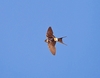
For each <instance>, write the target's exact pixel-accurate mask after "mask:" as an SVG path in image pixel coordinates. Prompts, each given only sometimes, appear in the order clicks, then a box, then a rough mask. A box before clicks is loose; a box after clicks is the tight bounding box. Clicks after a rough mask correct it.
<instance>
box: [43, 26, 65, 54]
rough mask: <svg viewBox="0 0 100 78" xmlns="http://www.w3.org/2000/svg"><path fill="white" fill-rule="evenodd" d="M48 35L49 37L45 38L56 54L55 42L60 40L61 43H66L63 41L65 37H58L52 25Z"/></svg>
mask: <svg viewBox="0 0 100 78" xmlns="http://www.w3.org/2000/svg"><path fill="white" fill-rule="evenodd" d="M46 37H47V39H46V40H45V42H46V43H48V47H49V49H50V51H51V53H52V54H53V55H55V54H56V48H55V44H56V42H60V43H62V44H64V43H63V41H62V38H64V37H61V38H56V37H55V36H54V35H53V30H52V28H51V27H49V28H48V30H47V34H46ZM65 45H66V44H65Z"/></svg>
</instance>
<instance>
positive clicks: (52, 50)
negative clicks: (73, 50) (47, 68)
mask: <svg viewBox="0 0 100 78" xmlns="http://www.w3.org/2000/svg"><path fill="white" fill-rule="evenodd" d="M55 44H56V42H55V41H53V42H49V43H48V47H49V50H50V51H51V53H52V54H53V55H55V54H56V47H55Z"/></svg>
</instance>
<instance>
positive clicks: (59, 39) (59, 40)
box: [58, 36, 67, 45]
mask: <svg viewBox="0 0 100 78" xmlns="http://www.w3.org/2000/svg"><path fill="white" fill-rule="evenodd" d="M65 37H66V36H64V37H60V38H58V42H60V43H62V44H64V45H67V44H65V43H64V42H63V40H62V39H63V38H65Z"/></svg>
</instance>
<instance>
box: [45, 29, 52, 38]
mask: <svg viewBox="0 0 100 78" xmlns="http://www.w3.org/2000/svg"><path fill="white" fill-rule="evenodd" d="M46 36H47V37H52V36H53V30H52V28H51V27H49V28H48V30H47V34H46Z"/></svg>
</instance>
